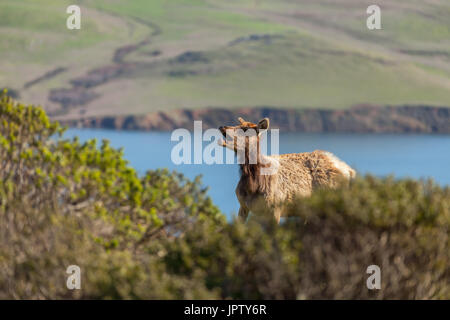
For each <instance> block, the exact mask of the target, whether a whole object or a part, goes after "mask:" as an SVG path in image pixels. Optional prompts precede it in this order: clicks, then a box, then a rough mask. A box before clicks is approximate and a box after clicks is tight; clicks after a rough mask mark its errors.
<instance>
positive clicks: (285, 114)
mask: <svg viewBox="0 0 450 320" xmlns="http://www.w3.org/2000/svg"><path fill="white" fill-rule="evenodd" d="M238 117H243V118H245V119H248V120H249V121H257V120H259V119H262V118H264V117H268V118H270V121H271V127H272V128H279V129H280V130H281V131H282V132H342V133H343V132H349V133H443V134H449V133H450V108H447V107H432V106H384V107H382V106H372V105H359V106H354V107H352V108H350V109H346V110H326V109H303V110H293V109H279V108H273V107H258V108H256V107H255V108H240V109H232V110H230V109H220V108H210V109H199V110H171V111H160V112H154V113H148V114H144V115H130V116H105V117H95V118H84V119H77V120H67V121H63V122H62V123H63V124H66V125H69V126H71V127H83V128H103V129H116V130H144V131H170V130H174V129H177V128H186V129H192V128H193V125H194V120H201V121H203V128H204V129H206V128H217V127H219V126H221V125H224V124H233V123H235V122H236V121H237V118H238Z"/></svg>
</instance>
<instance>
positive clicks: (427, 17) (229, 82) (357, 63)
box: [0, 0, 450, 118]
mask: <svg viewBox="0 0 450 320" xmlns="http://www.w3.org/2000/svg"><path fill="white" fill-rule="evenodd" d="M78 3H79V4H80V7H81V14H82V26H81V30H68V29H67V28H66V18H67V17H68V14H66V8H67V6H68V5H70V4H72V2H70V1H55V0H42V1H39V2H38V3H37V2H36V1H32V0H27V1H20V2H18V1H15V0H3V1H2V3H1V4H0V70H1V71H0V86H2V87H8V88H12V89H14V90H15V91H17V92H18V93H19V95H20V97H21V99H22V100H24V101H26V102H33V103H40V104H42V105H44V106H45V107H46V109H47V110H48V111H49V112H50V113H51V114H53V116H54V117H59V118H79V117H85V116H94V115H118V114H141V113H147V112H150V111H155V110H170V109H178V108H204V107H208V106H212V107H216V106H217V107H231V108H233V107H246V106H258V105H271V106H275V107H294V108H303V107H323V108H347V107H350V106H351V105H354V104H358V103H375V104H429V105H444V106H449V105H450V90H449V89H450V4H449V3H448V1H445V0H441V1H410V0H402V1H395V3H393V2H392V1H378V5H379V6H380V7H381V17H382V30H373V31H370V30H368V29H367V28H366V18H367V14H366V8H367V6H369V5H370V4H372V3H371V2H370V1H354V0H343V1H330V0H319V1H293V0H276V1H275V0H239V1H237V0H228V1H222V0H170V1H168V0H152V1H147V0H134V1H131V2H130V1H125V0H115V1H106V0H103V1H93V0H84V1H79V2H78Z"/></svg>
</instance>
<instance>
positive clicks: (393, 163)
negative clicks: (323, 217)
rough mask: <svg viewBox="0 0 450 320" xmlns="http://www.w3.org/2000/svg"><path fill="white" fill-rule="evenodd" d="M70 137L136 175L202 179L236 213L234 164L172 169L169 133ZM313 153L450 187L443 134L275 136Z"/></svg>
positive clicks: (448, 146)
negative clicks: (119, 150)
mask: <svg viewBox="0 0 450 320" xmlns="http://www.w3.org/2000/svg"><path fill="white" fill-rule="evenodd" d="M75 135H76V136H78V137H80V139H81V141H85V140H87V139H91V138H97V140H99V141H101V140H102V139H108V140H110V141H111V145H112V146H114V147H123V148H124V153H125V157H126V159H128V160H129V161H130V164H131V165H132V166H133V167H134V168H135V169H136V170H137V171H138V172H139V173H140V174H144V173H145V171H147V170H148V169H155V168H169V169H171V170H177V171H180V172H182V173H184V174H185V175H186V176H187V177H189V178H194V177H195V176H197V175H202V176H203V179H202V181H203V183H204V185H205V186H209V187H210V189H209V195H210V196H211V197H212V199H213V201H214V203H215V204H217V205H218V206H219V208H220V209H221V210H222V212H224V213H225V214H227V216H228V217H230V216H232V215H234V214H236V213H237V211H238V209H239V206H238V202H237V200H236V196H235V193H234V189H235V188H236V185H237V183H238V180H239V169H238V165H237V164H233V165H226V164H222V165H218V164H213V165H206V164H201V165H199V164H191V165H186V164H182V165H175V164H174V163H173V162H172V161H171V151H172V148H173V147H174V146H175V145H176V144H177V143H178V142H172V141H171V140H170V137H171V134H170V133H161V132H130V131H128V132H124V131H111V130H97V129H70V130H68V131H67V132H66V134H65V136H66V137H73V136H75ZM317 149H320V150H326V151H330V152H332V153H334V154H335V155H336V156H338V157H339V158H341V159H342V160H344V161H345V162H347V163H348V164H349V165H351V166H352V167H353V168H355V169H356V170H357V172H358V173H359V174H364V173H372V174H375V175H378V176H385V175H389V174H394V175H395V176H396V177H413V178H428V177H432V178H434V179H435V181H437V182H438V183H440V184H442V185H449V184H450V136H449V135H392V134H377V135H374V134H307V133H285V134H282V133H280V153H294V152H309V151H313V150H317ZM269 150H270V148H269Z"/></svg>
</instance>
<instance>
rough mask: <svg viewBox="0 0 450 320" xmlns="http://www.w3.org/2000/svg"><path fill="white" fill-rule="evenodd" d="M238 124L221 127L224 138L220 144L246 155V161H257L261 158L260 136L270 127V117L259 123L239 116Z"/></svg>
mask: <svg viewBox="0 0 450 320" xmlns="http://www.w3.org/2000/svg"><path fill="white" fill-rule="evenodd" d="M238 120H239V125H237V126H222V127H219V130H220V132H221V133H222V135H223V137H224V140H222V141H220V142H219V144H220V145H222V146H223V147H226V148H229V149H231V150H233V151H234V152H236V153H237V154H238V156H241V157H242V156H244V157H245V163H257V161H258V158H259V138H260V135H261V133H262V132H263V131H264V130H267V129H269V119H268V118H264V119H262V120H261V121H259V122H258V124H255V123H252V122H248V121H245V120H244V119H242V118H241V117H239V118H238Z"/></svg>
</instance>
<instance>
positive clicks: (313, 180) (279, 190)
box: [219, 118, 355, 222]
mask: <svg viewBox="0 0 450 320" xmlns="http://www.w3.org/2000/svg"><path fill="white" fill-rule="evenodd" d="M239 121H240V125H238V126H235V127H221V128H219V129H220V130H221V131H222V134H223V135H224V136H226V137H227V140H226V141H225V142H223V143H222V145H223V146H225V147H229V148H232V149H233V150H234V151H235V152H237V151H238V150H237V149H238V148H237V146H236V145H237V144H236V139H237V138H236V135H237V134H234V135H233V133H234V132H237V131H236V130H237V129H244V130H248V129H251V130H255V131H256V132H257V133H258V134H257V135H255V136H254V137H245V139H246V140H245V144H244V146H245V161H244V163H243V164H241V165H240V173H241V179H240V181H239V183H238V186H237V188H236V196H237V198H238V200H239V203H240V209H239V217H241V218H242V219H243V220H246V218H247V216H248V214H249V212H250V211H252V212H253V213H254V214H258V213H260V212H263V211H270V212H272V213H273V215H274V217H275V219H276V221H277V222H279V221H280V217H281V216H283V206H279V204H283V203H286V202H288V201H291V200H292V199H293V198H294V197H295V196H297V195H300V196H309V195H310V194H311V193H312V192H313V191H314V190H316V189H318V188H321V187H330V188H335V187H337V186H338V185H339V183H340V182H342V181H348V180H350V179H351V178H353V177H354V176H355V171H354V170H353V169H352V168H350V167H349V166H348V165H347V164H345V163H344V162H342V161H341V160H339V159H338V158H336V157H335V156H334V155H332V154H331V153H329V152H325V151H320V150H316V151H314V152H306V153H291V154H282V155H278V156H264V155H261V154H260V150H259V133H260V130H265V129H268V127H269V119H267V118H266V119H263V120H261V121H260V122H259V123H258V124H257V125H256V124H253V123H250V122H247V121H244V120H243V119H242V118H240V119H239ZM230 133H231V137H230ZM252 139H256V144H257V149H256V150H257V151H256V152H257V157H256V159H257V162H256V163H254V164H251V163H249V162H250V161H249V155H250V151H249V145H250V144H251V143H252V142H255V141H252ZM231 142H234V143H231ZM270 168H276V170H274V171H273V174H270V175H267V174H266V175H265V174H261V173H262V170H263V169H270Z"/></svg>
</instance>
